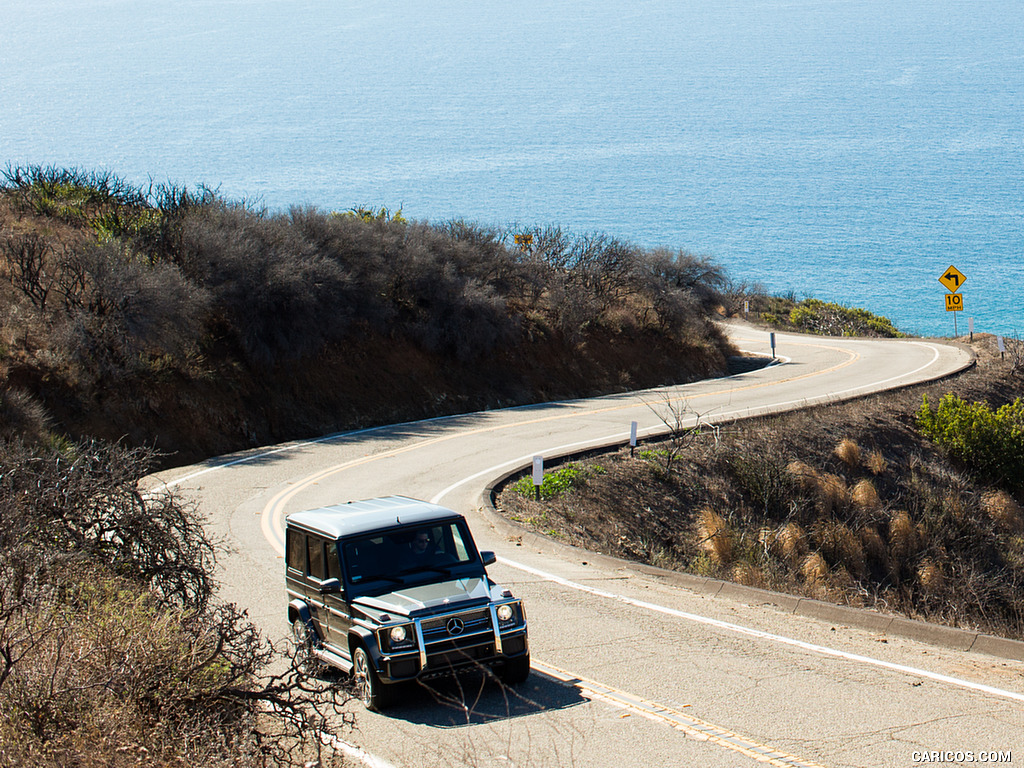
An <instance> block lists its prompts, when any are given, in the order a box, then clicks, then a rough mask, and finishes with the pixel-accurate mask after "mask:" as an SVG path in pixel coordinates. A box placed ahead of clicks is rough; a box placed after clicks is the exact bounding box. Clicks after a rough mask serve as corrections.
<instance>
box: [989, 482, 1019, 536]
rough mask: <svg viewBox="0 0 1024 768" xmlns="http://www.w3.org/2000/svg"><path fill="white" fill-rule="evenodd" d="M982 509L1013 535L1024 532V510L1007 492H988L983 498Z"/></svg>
mask: <svg viewBox="0 0 1024 768" xmlns="http://www.w3.org/2000/svg"><path fill="white" fill-rule="evenodd" d="M981 508H982V510H983V511H984V512H985V514H987V515H988V516H989V517H990V518H991V519H992V521H993V522H994V523H995V524H996V525H997V526H999V527H1000V528H1002V529H1003V530H1006V531H1009V532H1011V533H1018V532H1020V531H1024V510H1022V509H1021V506H1020V504H1018V503H1017V500H1016V499H1014V498H1013V496H1011V495H1010V494H1008V493H1007V492H1006V491H1001V490H997V491H988V492H986V493H985V494H983V495H982V497H981Z"/></svg>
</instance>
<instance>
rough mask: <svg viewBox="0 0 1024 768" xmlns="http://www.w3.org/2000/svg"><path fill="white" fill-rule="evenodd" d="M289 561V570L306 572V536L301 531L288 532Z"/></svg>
mask: <svg viewBox="0 0 1024 768" xmlns="http://www.w3.org/2000/svg"><path fill="white" fill-rule="evenodd" d="M286 551H287V560H286V562H287V563H288V567H289V568H293V569H294V570H296V571H301V572H302V573H305V572H306V536H305V535H304V534H302V533H300V532H299V531H295V530H291V529H289V530H288V546H287V549H286Z"/></svg>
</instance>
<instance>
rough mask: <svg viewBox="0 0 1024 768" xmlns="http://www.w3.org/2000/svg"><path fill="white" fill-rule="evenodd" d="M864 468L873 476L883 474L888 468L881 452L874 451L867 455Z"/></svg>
mask: <svg viewBox="0 0 1024 768" xmlns="http://www.w3.org/2000/svg"><path fill="white" fill-rule="evenodd" d="M864 466H866V467H867V468H868V471H869V472H870V473H871V474H872V475H875V476H876V477H877V476H878V475H882V474H885V470H887V469H888V468H889V464H888V462H887V461H886V460H885V454H883V453H882V452H881V451H878V450H875V451H872V452H871V453H869V454H868V457H867V459H866V460H865V461H864Z"/></svg>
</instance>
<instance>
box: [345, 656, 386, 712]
mask: <svg viewBox="0 0 1024 768" xmlns="http://www.w3.org/2000/svg"><path fill="white" fill-rule="evenodd" d="M352 681H353V682H354V683H355V686H356V695H357V696H358V697H359V700H360V701H362V702H363V706H365V707H366V708H367V709H371V710H373V711H375V712H380V711H381V710H383V709H384V708H385V707H387V706H388V705H389V704H390V703H391V701H392V698H393V692H392V691H391V689H390V687H389V686H387V685H384V683H382V682H381V681H380V677H379V676H378V675H377V670H375V669H374V668H373V662H372V661H371V660H370V654H368V653H367V652H366V649H365V648H363V646H361V645H357V646H356V649H355V652H354V653H353V654H352Z"/></svg>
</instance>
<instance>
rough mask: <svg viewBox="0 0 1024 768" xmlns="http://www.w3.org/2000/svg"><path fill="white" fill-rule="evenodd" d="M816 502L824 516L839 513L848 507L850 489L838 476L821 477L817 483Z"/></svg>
mask: <svg viewBox="0 0 1024 768" xmlns="http://www.w3.org/2000/svg"><path fill="white" fill-rule="evenodd" d="M818 500H819V501H820V502H821V511H822V512H823V513H824V514H826V515H828V514H832V513H835V512H841V511H843V510H844V509H846V508H847V507H849V506H850V489H849V488H847V486H846V481H845V480H843V478H841V477H840V476H839V475H833V474H831V473H830V474H827V475H822V476H821V478H820V479H819V482H818Z"/></svg>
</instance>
